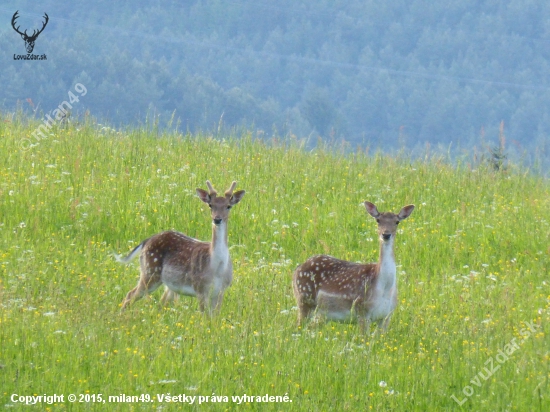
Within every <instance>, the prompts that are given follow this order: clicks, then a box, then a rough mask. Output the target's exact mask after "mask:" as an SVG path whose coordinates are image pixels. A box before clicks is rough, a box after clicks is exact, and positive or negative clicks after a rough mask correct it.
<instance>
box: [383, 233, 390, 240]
mask: <svg viewBox="0 0 550 412" xmlns="http://www.w3.org/2000/svg"><path fill="white" fill-rule="evenodd" d="M390 237H391V233H383V234H382V238H383V239H384V240H390Z"/></svg>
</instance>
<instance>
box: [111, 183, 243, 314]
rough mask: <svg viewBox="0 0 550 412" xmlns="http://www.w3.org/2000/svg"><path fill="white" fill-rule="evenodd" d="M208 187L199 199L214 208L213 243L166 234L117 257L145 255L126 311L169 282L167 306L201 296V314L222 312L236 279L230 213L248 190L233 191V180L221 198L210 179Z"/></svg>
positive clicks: (126, 259)
mask: <svg viewBox="0 0 550 412" xmlns="http://www.w3.org/2000/svg"><path fill="white" fill-rule="evenodd" d="M206 185H207V187H208V192H207V191H206V190H203V189H197V195H198V197H199V199H200V200H202V201H203V202H204V203H206V204H208V206H209V207H210V209H211V216H212V242H202V241H199V240H196V239H193V238H191V237H188V236H186V235H184V234H183V233H179V232H175V231H167V232H162V233H159V234H156V235H154V236H152V237H150V238H149V239H146V240H144V241H143V242H141V243H140V244H139V245H138V246H136V248H134V250H132V252H130V254H129V255H128V256H126V257H125V258H120V257H117V260H118V261H120V262H123V263H127V262H129V261H130V260H132V259H133V258H134V257H136V256H137V255H138V254H140V266H141V275H140V278H139V281H138V284H137V286H136V287H135V288H134V289H132V290H131V291H130V292H129V293H128V294H127V295H126V298H125V299H124V301H123V302H122V309H124V308H126V307H127V306H128V305H129V304H130V303H132V302H133V301H135V300H137V299H140V298H142V297H143V296H144V295H145V294H147V293H151V292H154V291H155V290H156V289H157V288H158V287H159V286H160V285H162V284H164V287H165V291H164V294H163V295H162V298H161V302H163V303H165V302H166V301H168V300H171V299H172V298H173V297H174V293H177V294H180V295H187V296H196V297H197V298H198V300H199V309H200V310H201V311H202V312H204V311H205V310H206V309H207V310H208V312H209V313H210V314H212V313H215V312H218V311H219V310H220V307H221V304H222V300H223V294H224V291H225V290H226V289H227V288H228V287H229V286H230V285H231V281H232V279H233V266H232V264H231V258H230V257H229V247H228V243H227V221H228V218H229V210H230V209H231V208H232V207H233V206H235V205H236V204H237V203H239V202H240V201H241V199H242V198H243V196H244V194H245V191H244V190H239V191H237V192H235V193H233V190H234V189H235V187H236V185H237V182H233V183H232V184H231V187H230V188H229V189H228V190H227V191H226V192H225V194H224V196H218V195H217V191H216V190H215V189H214V187H213V186H212V184H211V183H210V181H207V182H206Z"/></svg>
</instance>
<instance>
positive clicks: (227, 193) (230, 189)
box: [225, 181, 237, 199]
mask: <svg viewBox="0 0 550 412" xmlns="http://www.w3.org/2000/svg"><path fill="white" fill-rule="evenodd" d="M236 187H237V182H236V181H233V183H231V187H230V188H229V189H227V190H226V191H225V197H227V198H228V199H229V198H231V196H233V190H235V188H236Z"/></svg>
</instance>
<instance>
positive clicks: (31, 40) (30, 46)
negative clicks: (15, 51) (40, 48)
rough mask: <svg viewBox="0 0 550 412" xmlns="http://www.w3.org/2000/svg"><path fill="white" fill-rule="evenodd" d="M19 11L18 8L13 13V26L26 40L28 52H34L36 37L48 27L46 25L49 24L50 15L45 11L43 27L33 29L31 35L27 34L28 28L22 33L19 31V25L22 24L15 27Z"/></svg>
mask: <svg viewBox="0 0 550 412" xmlns="http://www.w3.org/2000/svg"><path fill="white" fill-rule="evenodd" d="M18 13H19V10H17V11H16V12H15V14H14V15H13V17H12V19H11V26H12V27H13V29H14V30H15V31H16V32H17V33H19V34H20V35H21V38H22V39H23V40H25V48H26V49H27V53H32V51H33V49H34V42H35V41H36V38H37V37H38V35H39V34H40V33H42V31H43V30H44V29H45V28H46V25H47V24H48V20H49V17H48V15H47V14H46V13H44V19H45V21H44V25H43V26H42V28H41V29H40V30H38V31H36V30H33V33H32V35H31V36H29V35H28V34H27V30H25V32H23V33H21V32H20V31H19V27H20V26H17V27H15V20H17V18H18V17H19V16H18V15H17V14H18Z"/></svg>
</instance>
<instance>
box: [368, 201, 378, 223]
mask: <svg viewBox="0 0 550 412" xmlns="http://www.w3.org/2000/svg"><path fill="white" fill-rule="evenodd" d="M364 205H365V208H366V209H367V212H368V213H369V215H371V216H372V217H373V218H375V219H376V218H378V216H380V212H378V209H377V208H376V206H374V204H373V203H371V202H365V203H364Z"/></svg>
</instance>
